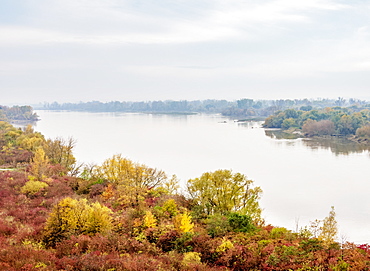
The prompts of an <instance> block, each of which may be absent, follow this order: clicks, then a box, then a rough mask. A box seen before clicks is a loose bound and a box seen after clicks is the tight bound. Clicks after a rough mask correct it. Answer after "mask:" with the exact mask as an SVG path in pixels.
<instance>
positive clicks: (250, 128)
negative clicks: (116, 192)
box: [35, 110, 370, 243]
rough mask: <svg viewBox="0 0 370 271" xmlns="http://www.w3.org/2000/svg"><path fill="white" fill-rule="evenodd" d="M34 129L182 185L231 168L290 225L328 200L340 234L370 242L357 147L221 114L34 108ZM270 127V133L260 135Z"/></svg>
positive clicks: (363, 153) (88, 154)
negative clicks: (284, 134) (287, 134)
mask: <svg viewBox="0 0 370 271" xmlns="http://www.w3.org/2000/svg"><path fill="white" fill-rule="evenodd" d="M37 114H38V115H39V116H40V118H41V121H39V122H38V123H37V124H36V127H35V130H37V131H40V132H41V133H42V134H44V135H45V136H46V137H48V138H55V137H57V136H62V137H65V138H67V137H73V138H74V139H76V140H77V145H76V148H75V156H76V158H77V159H78V160H79V161H81V162H86V163H98V164H100V163H101V162H103V161H104V160H105V159H107V158H110V157H112V155H114V154H122V155H123V156H124V157H127V158H129V159H131V160H133V161H135V162H140V163H144V164H146V165H148V166H150V167H156V168H159V169H162V170H164V171H166V172H167V173H168V175H172V174H176V175H177V176H178V178H179V179H180V180H181V182H182V184H184V183H185V182H186V181H187V180H188V179H190V178H195V177H199V176H200V175H201V174H202V173H204V172H207V171H214V170H217V169H232V170H233V171H234V172H241V173H243V174H245V175H247V176H248V178H250V179H252V180H254V182H255V184H256V185H258V186H261V188H262V189H263V191H264V193H263V197H262V200H261V205H262V207H263V208H264V212H263V214H264V217H265V219H266V221H267V223H271V224H272V225H275V226H284V227H286V228H289V229H292V230H295V228H296V225H297V223H298V225H299V227H303V226H306V225H308V224H309V221H313V220H315V219H323V218H324V217H326V216H327V215H328V213H329V211H330V207H331V206H334V207H335V210H336V213H337V221H338V224H339V227H340V234H339V237H340V239H344V240H348V241H352V242H357V243H370V195H369V192H370V155H369V151H368V150H366V149H363V148H359V147H356V146H354V147H348V146H346V145H344V144H341V143H340V142H339V143H333V142H325V141H324V142H320V141H312V140H304V139H292V140H284V139H276V137H275V135H272V134H271V133H272V132H274V131H265V130H264V129H263V128H261V127H260V126H261V123H260V122H247V123H236V122H234V121H232V120H229V119H227V118H224V117H222V116H219V115H152V114H127V113H86V112H55V111H41V110H40V111H37ZM266 134H268V135H269V136H266Z"/></svg>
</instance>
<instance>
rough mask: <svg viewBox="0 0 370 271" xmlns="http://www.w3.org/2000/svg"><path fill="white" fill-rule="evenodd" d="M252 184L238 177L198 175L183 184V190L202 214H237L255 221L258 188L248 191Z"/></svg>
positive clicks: (224, 173)
mask: <svg viewBox="0 0 370 271" xmlns="http://www.w3.org/2000/svg"><path fill="white" fill-rule="evenodd" d="M252 185H253V181H251V180H248V179H247V177H246V176H245V175H243V174H241V173H235V174H234V173H232V172H231V170H217V171H215V172H207V173H204V174H202V176H201V177H200V178H196V179H191V180H188V182H187V190H188V192H189V194H190V196H191V197H192V198H193V200H194V201H195V202H196V203H197V204H198V206H200V208H202V210H203V211H204V212H205V213H206V214H215V213H220V214H226V213H229V212H238V213H241V214H245V215H248V216H250V217H251V218H252V219H254V220H256V219H259V218H260V216H261V208H260V206H259V203H258V200H259V199H260V197H261V193H262V190H261V188H260V187H255V188H252Z"/></svg>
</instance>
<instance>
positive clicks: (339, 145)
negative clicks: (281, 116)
mask: <svg viewBox="0 0 370 271" xmlns="http://www.w3.org/2000/svg"><path fill="white" fill-rule="evenodd" d="M265 135H266V136H268V137H271V138H273V139H277V140H284V139H285V140H286V139H298V138H301V136H300V135H299V134H288V133H285V132H283V131H282V130H278V129H276V130H275V129H265ZM301 141H302V142H303V145H304V146H306V147H309V148H310V149H313V150H317V149H329V150H330V151H332V152H333V153H335V154H336V155H349V154H351V153H364V152H369V151H370V146H369V145H363V144H359V143H356V142H353V141H350V140H348V139H345V138H336V137H331V138H303V139H302V140H301ZM289 143H292V142H291V141H289ZM290 145H291V144H290Z"/></svg>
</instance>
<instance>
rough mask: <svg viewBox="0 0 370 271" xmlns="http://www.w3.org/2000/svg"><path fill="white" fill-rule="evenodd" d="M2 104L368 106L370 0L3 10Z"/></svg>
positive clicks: (164, 1)
mask: <svg viewBox="0 0 370 271" xmlns="http://www.w3.org/2000/svg"><path fill="white" fill-rule="evenodd" d="M0 94H1V96H0V97H1V98H0V104H32V103H38V102H44V101H46V102H52V101H58V102H78V101H91V100H100V101H112V100H118V101H138V100H145V101H148V100H166V99H172V100H180V99H188V100H194V99H208V98H211V99H227V100H236V99H240V98H254V99H280V98H284V99H285V98H306V97H307V98H316V97H322V98H328V97H329V98H337V97H339V96H340V97H354V98H361V99H370V1H368V0H363V1H361V0H351V1H339V0H243V1H241V0H146V1H142V0H0Z"/></svg>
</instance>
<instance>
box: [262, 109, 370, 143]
mask: <svg viewBox="0 0 370 271" xmlns="http://www.w3.org/2000/svg"><path fill="white" fill-rule="evenodd" d="M308 109H309V110H308ZM263 126H264V127H266V128H280V129H282V130H283V131H284V132H285V133H286V134H288V135H294V136H296V137H299V136H305V137H344V138H347V139H349V140H353V141H356V142H359V143H365V144H367V143H369V140H370V110H369V107H368V106H366V107H360V106H352V107H339V106H336V107H326V108H324V109H311V108H301V109H300V110H296V109H286V110H284V111H277V112H276V113H275V114H273V115H271V116H270V117H268V118H266V120H265V122H264V124H263Z"/></svg>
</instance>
